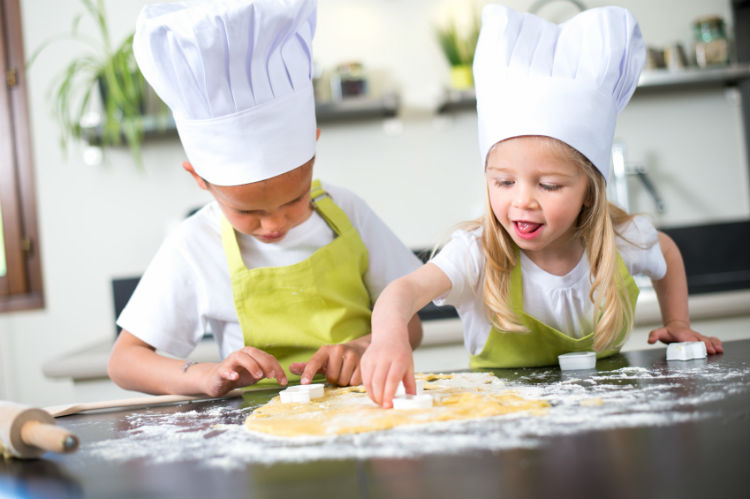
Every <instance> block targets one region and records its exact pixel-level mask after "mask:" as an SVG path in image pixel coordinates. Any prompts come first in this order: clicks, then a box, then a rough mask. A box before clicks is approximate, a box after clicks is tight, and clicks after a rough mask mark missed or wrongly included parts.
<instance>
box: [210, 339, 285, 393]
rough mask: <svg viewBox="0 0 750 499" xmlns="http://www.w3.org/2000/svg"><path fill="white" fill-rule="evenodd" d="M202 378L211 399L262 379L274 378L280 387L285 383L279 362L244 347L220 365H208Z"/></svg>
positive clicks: (270, 356)
mask: <svg viewBox="0 0 750 499" xmlns="http://www.w3.org/2000/svg"><path fill="white" fill-rule="evenodd" d="M195 367H198V366H195ZM204 377H205V381H204V383H205V386H206V389H205V393H206V394H208V395H210V396H212V397H220V396H222V395H224V394H225V393H227V392H228V391H229V390H232V389H233V388H238V387H241V386H247V385H252V384H254V383H257V382H258V381H259V380H261V379H263V378H276V381H278V382H279V384H280V385H286V383H287V380H286V374H284V369H283V368H282V367H281V364H279V361H278V360H276V358H275V357H274V356H273V355H271V354H269V353H266V352H264V351H262V350H258V349H257V348H254V347H244V348H242V349H241V350H237V351H235V352H232V353H230V354H229V355H228V356H227V357H226V358H225V359H224V360H222V361H221V362H220V363H218V364H210V368H209V369H208V370H207V373H206V374H205V376H204Z"/></svg>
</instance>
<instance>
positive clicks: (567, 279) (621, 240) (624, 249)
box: [431, 216, 667, 355]
mask: <svg viewBox="0 0 750 499" xmlns="http://www.w3.org/2000/svg"><path fill="white" fill-rule="evenodd" d="M619 231H620V234H621V236H617V237H616V244H617V249H618V251H619V252H620V256H622V259H623V261H624V262H625V265H626V266H627V268H628V271H629V272H630V273H631V274H632V275H636V274H641V275H646V276H648V277H650V278H652V279H657V280H658V279H661V278H662V277H664V274H665V273H666V271H667V264H666V262H665V260H664V255H663V254H662V252H661V248H660V246H659V239H658V234H657V231H656V229H655V228H654V226H653V225H652V224H651V222H650V221H649V220H648V219H647V218H645V217H643V216H636V217H634V218H633V219H632V220H631V221H630V222H628V223H626V224H624V225H623V226H621V227H619ZM480 237H481V229H476V230H473V231H471V232H467V231H464V230H459V231H456V232H454V233H453V235H452V237H451V240H450V241H449V242H448V243H447V244H446V245H445V246H444V247H443V248H442V250H441V251H440V252H439V253H438V254H437V255H435V257H434V258H433V259H432V260H431V262H432V263H434V264H435V265H437V266H438V267H439V268H440V269H441V270H442V271H443V272H444V273H445V275H446V276H448V279H450V281H451V284H452V286H451V289H450V291H448V292H447V293H446V294H444V295H443V296H441V297H438V298H437V299H435V304H436V305H453V306H454V307H456V310H457V311H458V314H459V316H460V317H461V321H462V324H463V328H464V344H465V346H466V349H467V350H468V351H469V352H470V353H471V354H472V355H478V354H479V353H481V351H482V349H483V348H484V345H485V343H486V342H487V338H488V336H489V334H490V330H491V329H492V324H491V323H490V320H489V316H488V312H487V308H486V307H485V306H484V303H483V300H482V289H481V286H482V284H481V283H482V277H483V274H484V262H485V259H484V253H483V251H482V243H481V240H480ZM589 268H590V267H589V262H588V257H587V256H586V253H585V252H584V254H583V256H582V257H581V260H580V261H579V262H578V264H577V265H576V266H575V268H573V270H571V271H570V272H568V273H567V274H565V275H562V276H557V275H553V274H550V273H548V272H546V271H544V270H543V269H541V268H540V267H538V266H537V265H536V264H535V263H534V262H533V261H531V259H530V258H529V257H528V256H526V254H525V253H524V252H523V251H522V252H521V272H522V275H523V279H522V280H523V305H524V312H526V313H527V314H529V315H531V316H532V317H535V318H536V319H538V320H540V321H542V322H544V323H545V324H547V325H549V326H551V327H553V328H555V329H557V330H558V331H561V332H563V333H565V334H567V335H568V336H571V337H574V338H580V337H581V336H583V335H584V334H588V333H589V332H590V331H592V330H593V316H594V305H593V303H592V302H591V300H590V299H589V291H590V290H591V282H590V280H589Z"/></svg>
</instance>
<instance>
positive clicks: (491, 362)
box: [469, 254, 639, 369]
mask: <svg viewBox="0 0 750 499" xmlns="http://www.w3.org/2000/svg"><path fill="white" fill-rule="evenodd" d="M617 270H618V272H619V273H620V276H621V277H622V282H623V284H624V287H625V290H626V292H627V295H628V297H629V298H630V306H631V313H632V312H634V311H635V302H636V299H637V298H638V293H639V289H638V286H637V285H636V283H635V280H634V279H633V276H631V275H630V272H628V269H627V267H626V266H625V262H623V261H622V258H621V257H620V255H619V254H618V255H617ZM510 306H511V310H512V311H513V312H514V313H515V314H516V316H517V317H519V318H520V319H521V323H522V324H523V325H525V326H526V327H527V328H528V329H529V332H528V333H514V332H505V331H500V330H498V329H496V328H495V327H493V328H492V330H490V335H489V337H488V338H487V343H485V345H484V348H483V349H482V351H481V352H480V353H479V354H478V355H470V356H469V365H470V366H471V368H472V369H478V368H490V367H538V366H549V365H554V364H557V356H558V355H560V354H563V353H568V352H580V351H584V350H593V349H594V333H593V331H592V332H590V333H589V334H587V335H585V336H583V337H581V338H572V337H570V336H568V335H567V334H564V333H562V332H560V331H558V330H557V329H555V328H553V327H550V326H548V325H547V324H544V323H543V322H540V321H538V320H537V319H535V318H534V317H532V316H530V315H529V314H527V313H525V312H524V311H523V284H522V279H521V264H520V262H519V263H518V264H517V265H516V266H515V267H514V268H513V270H512V271H511V274H510ZM626 327H627V326H623V331H622V332H621V333H620V338H623V337H624V335H625V334H627V332H628V331H627V329H626ZM618 351H619V347H618V348H616V349H612V350H605V351H604V352H600V353H598V354H597V357H598V358H602V357H608V356H610V355H613V354H615V353H617V352H618Z"/></svg>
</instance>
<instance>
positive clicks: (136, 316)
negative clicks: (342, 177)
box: [117, 183, 421, 358]
mask: <svg viewBox="0 0 750 499" xmlns="http://www.w3.org/2000/svg"><path fill="white" fill-rule="evenodd" d="M322 187H323V188H324V189H325V190H326V191H327V192H328V193H329V194H330V196H331V198H332V199H333V200H334V202H335V203H336V204H337V205H338V206H339V207H340V208H341V209H342V210H344V212H345V213H346V215H347V216H348V217H349V220H350V221H351V223H352V225H353V226H354V227H355V228H356V229H357V231H358V232H359V235H360V237H361V238H362V241H363V242H364V244H365V246H366V247H367V250H368V253H369V267H368V269H367V272H366V274H365V279H364V280H365V285H366V286H367V289H368V291H369V292H370V297H371V299H372V302H373V303H374V302H375V299H376V298H377V297H378V295H380V293H381V291H383V288H385V286H386V285H387V284H388V283H389V282H390V281H392V280H394V279H396V278H398V277H401V276H403V275H405V274H407V273H409V272H411V271H413V270H415V269H416V268H417V267H419V266H420V265H421V262H420V261H419V259H418V258H417V257H416V256H415V255H414V253H413V252H412V251H411V250H409V249H408V248H407V247H406V246H405V245H404V244H403V243H402V242H401V241H400V240H399V239H398V238H397V237H396V235H395V234H394V233H393V232H392V231H391V230H390V229H389V228H388V227H387V226H386V225H385V223H384V222H383V221H382V220H380V218H378V216H377V215H376V214H375V213H374V212H373V211H372V210H371V209H370V207H369V206H367V204H366V203H365V202H364V201H363V200H362V199H361V198H359V197H358V196H356V195H355V194H353V193H352V192H350V191H348V190H346V189H343V188H340V187H336V186H332V185H329V184H325V183H323V184H322ZM220 214H221V208H220V207H219V205H218V204H217V203H216V202H215V201H213V202H210V203H209V204H207V205H206V206H204V207H203V208H201V209H200V210H199V211H198V212H197V213H195V214H194V215H193V216H191V217H189V218H187V219H185V220H184V221H183V222H182V223H181V224H180V225H179V226H178V227H177V228H176V229H175V230H174V231H172V232H171V233H170V234H169V235H168V236H167V238H166V239H165V241H164V242H163V243H162V245H161V247H160V248H159V250H158V251H157V253H156V255H155V256H154V258H153V260H152V261H151V263H150V264H149V266H148V268H147V269H146V271H145V273H144V274H143V276H142V277H141V280H140V282H139V283H138V287H137V288H136V289H135V291H134V292H133V296H132V297H131V298H130V301H128V303H127V305H126V306H125V308H124V309H123V311H122V313H121V314H120V317H119V318H118V320H117V324H118V325H119V326H120V327H122V328H123V329H125V330H127V331H128V332H130V333H131V334H133V335H135V336H136V337H138V338H140V339H141V340H143V341H145V342H146V343H148V344H149V345H151V346H153V347H155V348H156V349H157V350H159V351H161V352H164V353H167V354H170V355H174V356H176V357H181V358H184V357H186V356H187V355H188V354H189V353H190V352H191V351H192V350H193V348H195V346H196V345H197V344H198V342H199V341H201V338H203V336H204V334H206V333H211V334H213V336H214V338H215V339H216V341H217V343H218V345H219V354H220V355H221V358H224V357H226V356H227V355H228V354H230V353H231V352H234V351H236V350H239V349H241V348H242V347H243V346H244V340H243V337H242V330H241V329H240V325H239V321H238V319H237V312H236V311H235V308H234V298H233V295H232V285H231V282H230V279H229V270H228V266H227V258H226V256H225V253H224V247H223V245H222V240H221V224H220ZM333 238H334V232H333V230H332V229H331V228H330V227H329V225H328V224H327V223H326V222H325V220H323V218H322V217H321V216H320V215H319V214H318V213H317V212H315V211H313V214H312V215H311V216H310V218H308V219H307V220H306V221H304V222H303V223H302V224H300V225H298V226H296V227H294V228H292V229H291V230H290V231H289V232H288V233H287V235H286V236H285V237H284V239H282V240H281V241H279V242H277V243H271V244H267V243H262V242H260V241H258V240H257V239H256V238H254V237H252V236H248V235H245V234H240V233H237V240H238V243H239V245H240V251H241V253H242V258H243V261H244V262H245V265H246V266H247V267H248V268H257V267H268V266H285V265H292V264H294V263H297V262H300V261H302V260H304V259H306V258H309V257H310V256H311V255H312V254H313V253H314V252H315V251H316V250H317V249H319V248H321V247H323V246H325V245H326V244H328V243H330V242H332V241H333Z"/></svg>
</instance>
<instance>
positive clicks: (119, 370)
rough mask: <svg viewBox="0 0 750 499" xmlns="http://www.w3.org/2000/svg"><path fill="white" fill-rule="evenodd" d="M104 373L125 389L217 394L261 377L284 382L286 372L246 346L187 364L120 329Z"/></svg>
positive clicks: (270, 357) (277, 364)
mask: <svg viewBox="0 0 750 499" xmlns="http://www.w3.org/2000/svg"><path fill="white" fill-rule="evenodd" d="M107 374H109V377H110V378H111V379H112V381H114V382H115V383H116V384H117V385H119V386H120V387H121V388H124V389H126V390H137V391H140V392H145V393H169V394H180V395H197V394H205V395H209V396H211V397H219V396H221V395H224V394H225V393H227V392H228V391H229V390H231V389H233V388H237V387H241V386H247V385H252V384H253V383H256V382H257V381H258V380H260V379H262V378H276V380H277V381H278V382H279V383H280V384H282V385H285V384H286V375H285V374H284V370H283V369H282V368H281V365H280V364H279V362H278V361H277V360H276V359H275V358H274V357H273V356H272V355H270V354H268V353H266V352H263V351H261V350H258V349H257V348H253V347H245V348H243V349H241V350H237V351H236V352H232V353H231V354H229V355H228V356H227V357H226V358H225V359H224V360H222V361H221V362H219V363H211V362H201V363H199V364H194V365H191V364H189V363H188V364H186V363H185V361H184V360H179V359H171V358H168V357H164V356H163V355H159V354H158V353H156V351H155V349H154V347H152V346H151V345H149V344H148V343H146V342H144V341H142V340H141V339H139V338H138V337H136V336H134V335H133V334H131V333H129V332H128V331H126V330H123V331H122V332H121V333H120V336H119V337H118V338H117V341H116V342H115V345H114V347H113V348H112V354H111V355H110V357H109V363H108V365H107Z"/></svg>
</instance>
